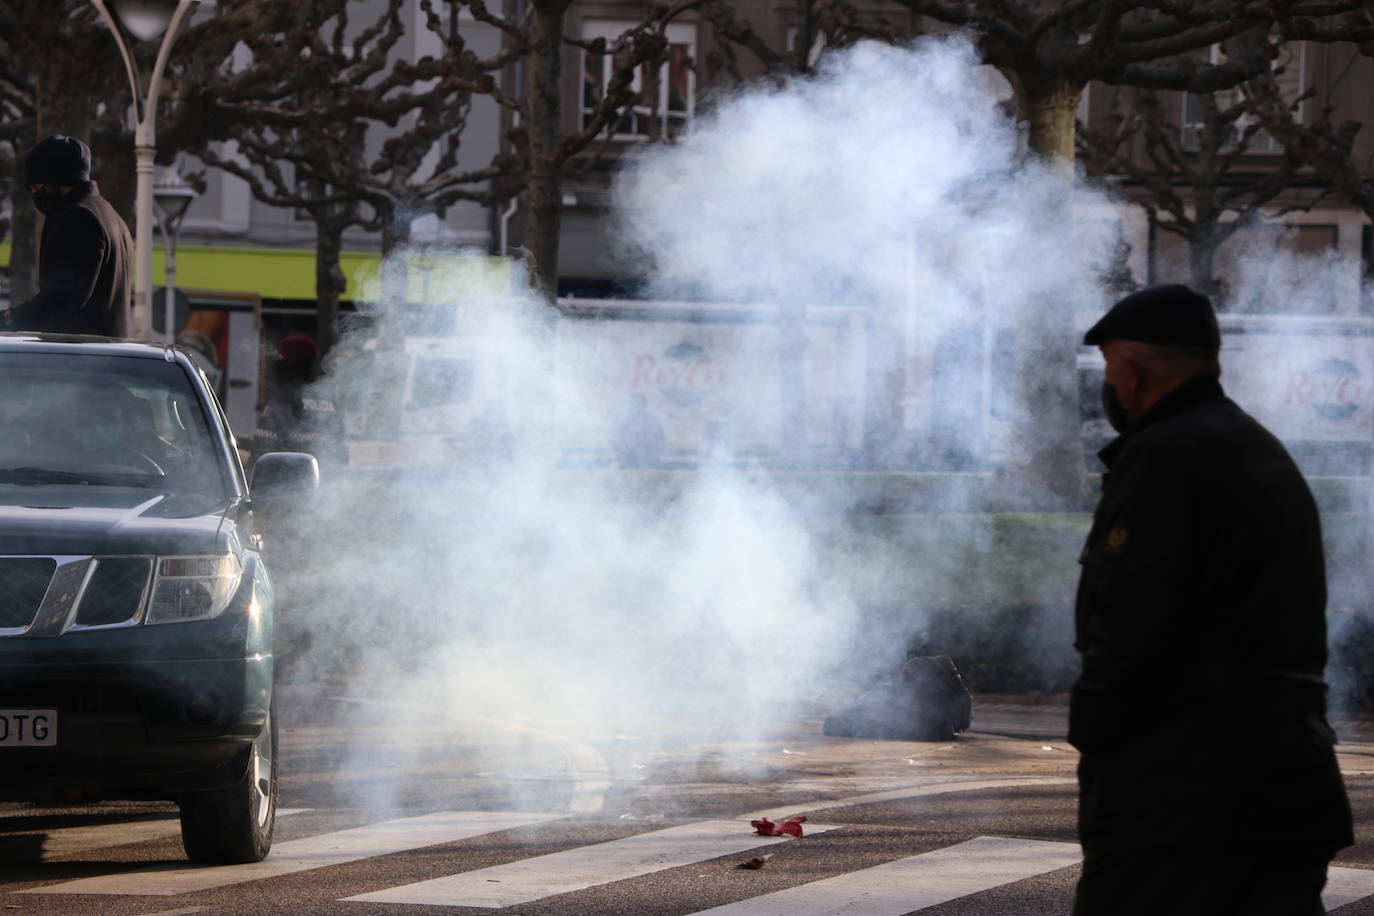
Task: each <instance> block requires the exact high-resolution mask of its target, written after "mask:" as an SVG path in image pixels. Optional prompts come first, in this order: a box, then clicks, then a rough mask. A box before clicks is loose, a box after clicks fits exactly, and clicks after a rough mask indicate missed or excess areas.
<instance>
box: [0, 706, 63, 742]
mask: <svg viewBox="0 0 1374 916" xmlns="http://www.w3.org/2000/svg"><path fill="white" fill-rule="evenodd" d="M55 744H57V710H55V709H0V747H52V746H53V745H55Z"/></svg>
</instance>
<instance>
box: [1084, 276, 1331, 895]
mask: <svg viewBox="0 0 1374 916" xmlns="http://www.w3.org/2000/svg"><path fill="white" fill-rule="evenodd" d="M1084 342H1085V343H1087V344H1090V345H1095V346H1098V347H1100V348H1101V349H1102V354H1103V356H1104V357H1105V358H1106V363H1107V369H1106V379H1105V384H1104V386H1103V403H1104V406H1105V408H1106V411H1107V416H1108V419H1109V420H1110V422H1111V424H1112V426H1113V427H1115V428H1116V430H1117V431H1118V432H1119V433H1120V434H1121V435H1120V437H1119V438H1117V439H1116V440H1114V441H1113V442H1112V443H1111V444H1110V445H1108V446H1107V447H1106V448H1105V449H1104V450H1103V451H1102V452H1101V458H1102V461H1103V463H1104V464H1105V465H1106V466H1107V468H1108V473H1107V474H1105V475H1104V476H1103V490H1102V498H1101V502H1100V503H1099V504H1098V507H1097V510H1096V513H1095V515H1094V517H1093V525H1092V530H1091V533H1090V534H1089V535H1088V541H1087V544H1086V546H1085V547H1084V549H1083V554H1082V557H1081V558H1080V563H1081V564H1082V572H1081V578H1080V580H1079V586H1078V597H1077V603H1076V640H1075V645H1076V647H1077V649H1078V650H1079V652H1080V653H1082V659H1083V669H1082V674H1081V676H1080V677H1079V678H1078V681H1077V682H1076V683H1075V685H1074V688H1073V694H1072V699H1071V705H1070V716H1069V741H1070V742H1071V743H1072V744H1073V745H1074V746H1075V747H1076V748H1078V749H1079V750H1080V751H1081V752H1082V757H1081V758H1080V763H1079V790H1080V795H1079V835H1080V839H1081V842H1082V845H1083V873H1082V877H1081V879H1080V881H1079V884H1078V888H1077V895H1076V898H1075V905H1074V914H1075V916H1129V914H1137V913H1138V914H1152V916H1154V914H1159V913H1172V914H1192V913H1198V914H1201V913H1207V914H1214V913H1215V914H1242V913H1243V914H1246V916H1264V914H1273V916H1306V914H1309V913H1310V914H1317V913H1322V912H1324V910H1323V907H1322V903H1321V891H1322V888H1323V886H1324V885H1325V882H1326V869H1327V865H1328V864H1329V862H1330V861H1331V859H1332V857H1333V856H1334V854H1335V852H1336V850H1338V849H1340V848H1342V847H1344V846H1348V845H1350V844H1351V843H1353V842H1354V839H1353V836H1352V825H1351V813H1350V806H1349V802H1348V800H1347V798H1346V794H1345V787H1344V785H1343V783H1342V781H1341V775H1340V771H1339V770H1338V768H1337V765H1336V757H1335V751H1334V749H1333V744H1334V743H1335V735H1334V734H1333V733H1332V731H1331V728H1330V726H1329V725H1328V724H1327V721H1326V685H1325V683H1324V681H1323V677H1322V674H1323V669H1324V667H1325V664H1326V618H1325V605H1326V580H1325V568H1324V559H1323V554H1322V540H1321V529H1320V524H1319V520H1318V516H1317V508H1316V505H1315V504H1314V502H1313V499H1312V494H1311V492H1310V491H1309V490H1308V487H1307V484H1306V482H1305V481H1304V479H1303V477H1302V474H1301V473H1300V472H1299V471H1298V468H1297V466H1296V465H1295V464H1294V462H1293V459H1292V458H1291V457H1290V456H1289V454H1288V452H1287V451H1286V450H1285V449H1284V447H1283V445H1281V444H1280V443H1279V441H1278V440H1277V439H1276V438H1275V437H1274V436H1273V435H1271V434H1270V433H1269V432H1268V431H1267V430H1265V429H1264V427H1262V426H1261V425H1260V424H1259V423H1257V422H1256V421H1255V420H1254V419H1252V418H1251V417H1250V416H1249V415H1247V414H1246V413H1245V412H1244V411H1243V410H1241V409H1240V408H1239V407H1238V406H1236V404H1235V403H1234V402H1233V401H1231V400H1230V399H1229V398H1228V397H1226V395H1225V393H1223V391H1222V388H1221V384H1220V380H1219V377H1220V372H1221V369H1220V365H1219V363H1218V351H1219V349H1220V345H1221V336H1220V333H1219V331H1218V328H1217V321H1216V316H1215V314H1214V313H1213V311H1212V306H1211V303H1210V302H1209V301H1208V299H1207V298H1206V297H1205V296H1202V295H1200V294H1199V293H1196V292H1194V291H1193V290H1191V289H1188V288H1187V287H1184V286H1159V287H1153V288H1150V289H1146V290H1142V291H1140V292H1137V293H1134V294H1132V295H1130V296H1127V297H1126V298H1124V299H1122V300H1121V301H1120V302H1118V303H1116V305H1115V306H1113V307H1112V309H1111V310H1110V311H1109V312H1108V313H1107V314H1106V316H1105V317H1103V318H1102V320H1100V321H1099V322H1098V323H1097V324H1096V325H1094V326H1093V327H1092V328H1091V329H1090V330H1089V331H1088V333H1087V335H1086V336H1085V337H1084Z"/></svg>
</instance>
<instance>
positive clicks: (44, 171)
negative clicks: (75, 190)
mask: <svg viewBox="0 0 1374 916" xmlns="http://www.w3.org/2000/svg"><path fill="white" fill-rule="evenodd" d="M90 180H91V148H90V147H89V146H87V145H86V144H85V143H83V142H81V141H80V140H78V139H77V138H76V137H64V136H62V135H61V134H53V135H52V136H51V137H44V138H43V139H42V140H39V141H38V142H37V143H36V144H34V147H33V149H31V150H29V155H28V157H27V158H25V159H24V183H25V184H56V185H78V184H81V183H82V182H86V181H90Z"/></svg>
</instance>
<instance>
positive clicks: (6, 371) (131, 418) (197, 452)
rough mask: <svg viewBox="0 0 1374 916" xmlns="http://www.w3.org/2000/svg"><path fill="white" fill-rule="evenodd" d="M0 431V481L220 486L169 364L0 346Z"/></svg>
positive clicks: (182, 380) (214, 461) (183, 387)
mask: <svg viewBox="0 0 1374 916" xmlns="http://www.w3.org/2000/svg"><path fill="white" fill-rule="evenodd" d="M0 429H2V430H3V435H0V487H5V488H8V487H13V486H20V487H32V486H44V485H58V486H62V485H84V486H109V487H136V488H146V489H149V490H157V491H164V492H165V491H173V492H177V493H182V494H191V493H198V494H203V495H219V494H223V493H224V492H225V491H226V480H225V474H224V473H223V470H222V467H221V465H222V462H221V460H220V455H219V454H218V452H217V450H216V448H215V439H214V438H213V437H212V436H211V434H210V430H209V427H208V426H207V425H206V418H205V415H204V411H203V410H202V409H201V406H200V402H199V399H198V398H197V396H196V392H195V390H194V389H193V388H192V387H191V384H190V380H189V379H188V378H187V376H186V373H185V371H184V370H183V369H182V368H181V367H180V366H178V365H177V364H175V363H169V362H165V361H163V360H154V359H139V358H130V357H120V356H97V355H90V356H87V355H73V354H71V353H0Z"/></svg>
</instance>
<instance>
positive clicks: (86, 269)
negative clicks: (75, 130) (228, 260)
mask: <svg viewBox="0 0 1374 916" xmlns="http://www.w3.org/2000/svg"><path fill="white" fill-rule="evenodd" d="M24 181H25V182H26V183H27V184H28V186H29V193H30V194H31V195H32V196H33V205H34V207H36V208H37V209H38V211H39V212H40V213H42V214H43V235H42V239H41V241H40V244H39V253H38V295H37V296H34V297H33V298H32V299H30V300H29V301H28V302H25V303H22V304H21V305H18V306H15V307H14V308H13V309H11V310H10V311H9V312H7V313H5V314H4V320H3V321H0V330H7V331H11V330H12V331H53V332H58V333H64V334H101V335H104V336H106V337H125V336H127V335H128V333H129V317H130V316H129V308H130V293H129V277H130V274H131V272H132V263H133V261H132V257H131V255H130V252H131V251H132V250H133V240H132V239H131V238H130V237H129V227H128V226H126V225H125V224H124V220H123V219H121V218H120V216H119V214H118V213H116V212H115V209H114V207H112V206H110V204H109V202H108V201H106V200H105V199H104V198H103V197H101V196H100V189H99V188H98V187H97V186H96V183H95V182H94V181H92V180H91V151H90V148H89V147H87V146H86V144H85V143H83V142H82V141H80V140H78V139H77V138H76V137H64V136H61V135H59V134H54V135H53V136H51V137H47V138H45V139H43V140H41V141H39V143H38V144H37V145H36V146H34V148H33V149H32V150H30V151H29V154H28V156H27V157H26V158H25V160H24Z"/></svg>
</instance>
